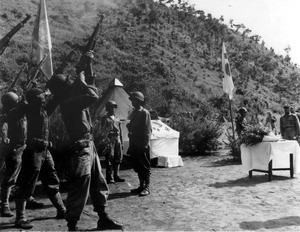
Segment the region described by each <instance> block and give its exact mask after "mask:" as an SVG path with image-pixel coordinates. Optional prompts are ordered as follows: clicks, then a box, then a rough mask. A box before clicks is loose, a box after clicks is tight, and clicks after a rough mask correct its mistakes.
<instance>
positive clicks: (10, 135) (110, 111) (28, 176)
mask: <svg viewBox="0 0 300 232" xmlns="http://www.w3.org/2000/svg"><path fill="white" fill-rule="evenodd" d="M85 59H86V60H87V62H88V63H91V61H92V59H93V54H92V53H86V54H85ZM87 67H91V66H90V65H88V66H87ZM88 71H89V70H81V69H80V68H77V69H76V72H77V77H76V79H75V81H72V80H71V79H70V78H67V77H66V76H64V75H62V74H57V75H54V76H52V77H51V79H50V80H49V81H48V82H47V84H46V90H49V91H50V92H51V95H50V96H48V95H47V92H48V91H46V90H42V89H40V88H32V89H30V90H28V91H27V92H26V93H25V97H24V98H23V99H22V100H19V97H18V96H17V94H16V93H14V92H8V93H6V94H4V95H3V96H2V98H1V102H2V105H3V107H2V109H1V153H2V154H4V155H5V163H6V171H5V173H4V180H3V182H2V184H1V216H3V217H12V216H14V214H13V213H12V212H11V210H10V207H9V195H10V190H11V187H12V186H15V193H14V199H15V204H16V220H15V226H16V227H17V228H21V229H31V228H32V227H33V225H32V224H31V223H30V221H28V220H27V218H26V202H27V200H28V199H30V198H32V196H33V194H34V189H35V186H36V183H37V181H38V180H41V183H42V186H43V189H44V190H45V191H46V193H47V195H48V197H49V199H50V201H51V202H52V204H53V206H54V207H55V208H56V209H57V215H56V218H57V219H66V221H67V226H68V229H69V231H76V230H78V227H77V222H78V221H79V220H80V216H81V214H82V211H83V209H84V205H85V204H86V202H87V199H88V197H89V196H90V198H91V201H92V204H93V207H94V211H95V212H96V213H97V214H98V216H99V220H98V222H97V229H98V230H106V229H122V228H123V226H122V225H121V224H120V223H118V222H116V221H114V220H112V219H111V218H110V217H109V216H108V215H107V213H106V210H105V209H106V206H107V198H108V194H109V188H108V184H109V183H114V182H124V181H125V180H124V179H122V178H121V177H120V176H119V168H120V164H121V162H122V148H123V147H122V136H121V129H120V126H119V121H118V119H117V117H116V116H115V109H116V108H117V104H116V103H115V102H113V101H110V102H108V103H107V105H106V110H107V115H106V116H105V117H103V118H102V119H101V130H102V132H101V133H102V134H103V135H104V136H105V137H106V141H107V144H108V146H107V149H106V164H107V166H106V178H104V175H103V174H102V171H101V164H100V160H99V156H98V153H97V150H96V147H95V144H94V141H93V128H92V121H91V117H90V113H89V107H90V106H91V105H92V104H93V103H95V102H96V101H97V100H98V99H99V96H98V94H97V89H96V87H95V86H94V85H92V84H89V83H90V82H88V81H87V75H85V73H88ZM129 99H130V100H131V101H132V105H133V107H134V110H133V112H132V115H131V120H130V123H129V124H128V125H127V128H128V132H129V135H128V136H129V149H128V152H127V153H128V154H130V156H131V157H132V164H133V169H134V171H135V172H136V173H137V174H138V178H139V182H140V185H139V187H138V188H136V189H132V190H131V192H132V193H138V194H139V195H140V196H147V195H149V194H150V190H149V185H150V171H151V164H150V146H149V142H150V135H151V120H150V113H149V112H148V111H147V110H146V109H144V108H143V103H144V95H143V94H142V93H141V92H132V93H131V94H130V98H129ZM58 106H59V107H60V113H61V118H62V121H63V122H64V125H65V129H66V132H67V134H68V141H67V142H68V144H69V146H68V147H69V149H68V154H67V155H68V159H67V161H66V162H68V164H67V165H65V166H66V167H67V169H68V170H67V175H68V177H67V180H68V196H67V199H66V201H65V203H64V202H63V200H62V197H61V194H60V188H59V187H60V180H59V178H58V175H57V172H56V170H55V165H54V161H53V158H52V155H51V153H50V148H51V147H52V143H51V141H49V123H50V122H49V116H50V115H51V113H53V112H54V110H55V109H56V108H57V107H58Z"/></svg>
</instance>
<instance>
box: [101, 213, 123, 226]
mask: <svg viewBox="0 0 300 232" xmlns="http://www.w3.org/2000/svg"><path fill="white" fill-rule="evenodd" d="M98 216H99V220H98V222H97V230H122V229H123V225H121V224H120V223H118V222H116V221H114V220H112V219H111V218H109V217H108V215H107V213H106V212H105V211H102V212H99V213H98Z"/></svg>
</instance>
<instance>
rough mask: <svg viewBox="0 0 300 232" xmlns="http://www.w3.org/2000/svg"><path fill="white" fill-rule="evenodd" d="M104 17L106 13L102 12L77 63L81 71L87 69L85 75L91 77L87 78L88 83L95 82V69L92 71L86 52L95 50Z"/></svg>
mask: <svg viewBox="0 0 300 232" xmlns="http://www.w3.org/2000/svg"><path fill="white" fill-rule="evenodd" d="M103 19H104V15H103V14H102V15H101V16H100V19H99V21H98V23H97V25H96V27H95V29H94V31H93V33H92V35H91V37H90V38H89V40H88V43H87V45H86V46H85V48H84V49H83V52H82V55H81V57H80V60H79V63H78V65H77V70H78V71H79V72H80V71H85V75H86V77H88V78H89V80H87V83H88V84H92V83H89V82H93V81H92V80H93V76H94V74H93V71H92V67H91V66H90V67H88V65H90V64H89V63H88V62H87V58H86V57H85V53H86V52H88V51H91V50H92V51H93V50H94V48H95V45H96V43H97V37H98V34H99V32H100V30H101V28H102V22H103Z"/></svg>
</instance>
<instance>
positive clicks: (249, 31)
mask: <svg viewBox="0 0 300 232" xmlns="http://www.w3.org/2000/svg"><path fill="white" fill-rule="evenodd" d="M249 33H251V30H250V29H249V28H246V30H244V31H243V34H242V38H243V41H244V40H245V36H247V35H248V34H249Z"/></svg>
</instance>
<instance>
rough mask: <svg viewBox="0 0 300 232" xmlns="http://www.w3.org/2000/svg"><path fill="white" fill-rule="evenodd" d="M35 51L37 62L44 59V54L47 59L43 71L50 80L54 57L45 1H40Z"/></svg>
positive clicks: (34, 41) (35, 27) (34, 36)
mask: <svg viewBox="0 0 300 232" xmlns="http://www.w3.org/2000/svg"><path fill="white" fill-rule="evenodd" d="M32 43H33V49H35V51H36V56H37V62H40V61H41V60H42V59H43V56H44V54H47V58H46V60H45V62H44V63H43V65H42V67H41V69H42V71H43V73H44V75H45V76H46V77H47V78H48V79H50V77H51V76H52V74H53V66H52V56H51V49H52V43H51V37H50V29H49V23H48V16H47V8H46V3H45V0H40V4H39V8H38V13H37V17H36V20H35V25H34V29H33V35H32Z"/></svg>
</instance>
